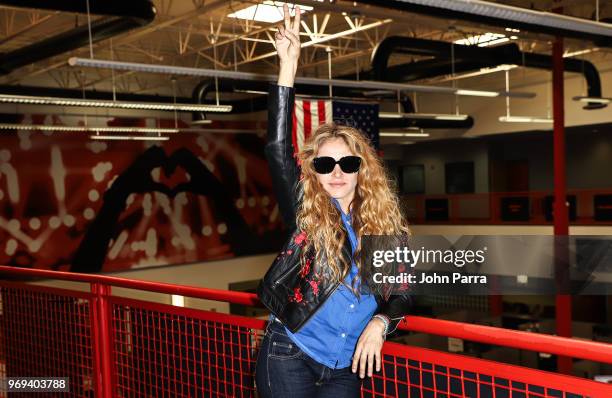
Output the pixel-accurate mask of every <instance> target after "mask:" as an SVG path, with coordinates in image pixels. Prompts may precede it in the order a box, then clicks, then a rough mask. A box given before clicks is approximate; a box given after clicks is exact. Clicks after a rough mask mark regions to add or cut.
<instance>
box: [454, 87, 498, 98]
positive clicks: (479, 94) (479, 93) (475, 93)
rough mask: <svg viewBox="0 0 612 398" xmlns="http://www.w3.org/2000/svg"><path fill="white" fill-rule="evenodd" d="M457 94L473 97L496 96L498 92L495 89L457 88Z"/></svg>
mask: <svg viewBox="0 0 612 398" xmlns="http://www.w3.org/2000/svg"><path fill="white" fill-rule="evenodd" d="M455 94H457V95H470V96H475V97H497V96H499V94H500V93H498V92H497V91H480V90H461V89H459V90H457V91H456V92H455Z"/></svg>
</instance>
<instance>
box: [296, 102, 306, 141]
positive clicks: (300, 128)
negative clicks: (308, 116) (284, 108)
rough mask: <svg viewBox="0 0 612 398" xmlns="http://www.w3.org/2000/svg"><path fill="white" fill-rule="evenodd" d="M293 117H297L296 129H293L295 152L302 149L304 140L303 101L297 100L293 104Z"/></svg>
mask: <svg viewBox="0 0 612 398" xmlns="http://www.w3.org/2000/svg"><path fill="white" fill-rule="evenodd" d="M295 117H296V118H297V129H296V131H295V138H294V139H295V143H296V145H295V152H296V153H297V152H299V151H300V150H301V149H302V143H303V142H304V102H303V101H299V102H297V103H296V106H295Z"/></svg>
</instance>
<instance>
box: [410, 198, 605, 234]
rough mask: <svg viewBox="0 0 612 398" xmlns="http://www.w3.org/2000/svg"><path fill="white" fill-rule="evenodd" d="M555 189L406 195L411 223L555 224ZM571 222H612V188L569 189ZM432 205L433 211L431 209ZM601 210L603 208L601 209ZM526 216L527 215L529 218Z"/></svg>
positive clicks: (586, 223) (596, 223)
mask: <svg viewBox="0 0 612 398" xmlns="http://www.w3.org/2000/svg"><path fill="white" fill-rule="evenodd" d="M552 195H553V192H552V191H525V192H486V193H473V194H445V195H444V194H440V195H412V194H411V195H404V196H402V203H403V207H404V211H405V214H406V216H407V218H408V219H409V220H410V222H412V223H415V224H421V223H441V224H535V225H552V218H551V211H552V210H551V209H552ZM567 195H568V197H570V199H569V202H570V204H571V205H570V206H571V207H572V210H571V211H570V213H571V214H570V216H574V217H573V218H571V217H570V224H571V225H612V219H610V218H609V214H608V216H607V217H606V216H605V215H602V216H598V214H601V212H612V203H608V202H609V201H608V200H606V198H605V197H606V196H608V195H612V190H611V189H597V190H594V189H574V190H568V192H567ZM428 207H429V211H428ZM598 210H599V211H598ZM525 217H526V218H525Z"/></svg>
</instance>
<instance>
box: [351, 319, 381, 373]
mask: <svg viewBox="0 0 612 398" xmlns="http://www.w3.org/2000/svg"><path fill="white" fill-rule="evenodd" d="M384 330H385V324H384V323H383V321H381V320H380V319H377V318H373V319H372V320H371V321H370V322H369V323H368V325H367V326H366V328H365V329H364V330H363V333H361V336H360V337H359V341H357V347H355V354H354V355H353V365H352V368H351V370H352V371H353V373H355V372H357V371H358V370H359V377H361V378H364V377H365V375H366V372H367V374H368V376H369V377H372V373H373V372H374V365H376V371H377V372H380V366H381V363H382V354H381V350H382V346H383V343H384V342H385V339H384V338H383V336H382V334H383V331H384Z"/></svg>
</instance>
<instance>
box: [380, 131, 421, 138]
mask: <svg viewBox="0 0 612 398" xmlns="http://www.w3.org/2000/svg"><path fill="white" fill-rule="evenodd" d="M379 134H380V136H381V137H429V133H406V132H403V131H381V132H380V133H379Z"/></svg>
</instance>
